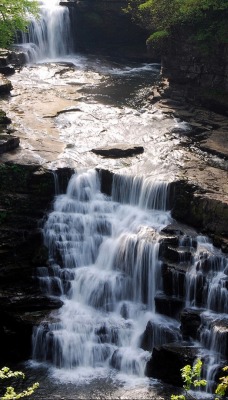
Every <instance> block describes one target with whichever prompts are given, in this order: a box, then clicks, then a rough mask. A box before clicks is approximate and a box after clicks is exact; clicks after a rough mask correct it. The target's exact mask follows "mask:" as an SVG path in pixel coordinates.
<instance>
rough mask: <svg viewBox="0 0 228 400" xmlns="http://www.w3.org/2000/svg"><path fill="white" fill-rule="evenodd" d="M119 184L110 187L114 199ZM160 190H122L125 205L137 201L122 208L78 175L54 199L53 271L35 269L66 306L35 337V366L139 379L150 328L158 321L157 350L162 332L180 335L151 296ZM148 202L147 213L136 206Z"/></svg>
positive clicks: (165, 218) (90, 177) (48, 240)
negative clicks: (102, 370)
mask: <svg viewBox="0 0 228 400" xmlns="http://www.w3.org/2000/svg"><path fill="white" fill-rule="evenodd" d="M119 179H120V178H119ZM122 183H123V182H122ZM119 184H120V182H118V179H117V180H116V182H115V183H114V187H113V198H114V199H115V198H118V200H119V199H120V197H121V188H120V187H119ZM138 186H141V190H140V188H139V187H138ZM147 186H148V185H147ZM158 186H159V184H158V183H157V182H155V183H154V184H153V183H151V184H150V192H149V190H148V187H149V186H148V187H147V190H145V191H144V196H143V190H142V187H143V185H136V186H135V185H130V187H128V188H126V187H125V192H124V194H123V198H122V200H123V201H124V200H125V199H126V196H127V197H129V196H131V197H134V205H129V204H120V203H118V202H117V201H115V200H113V199H112V198H109V197H108V196H105V195H104V194H102V193H101V192H100V182H99V176H98V173H97V172H96V171H94V170H93V171H88V172H84V173H81V174H75V175H74V176H73V177H72V178H71V180H70V183H69V185H68V189H67V193H66V195H60V196H58V197H57V198H56V200H55V204H54V211H53V212H52V213H51V214H50V215H49V217H48V220H47V222H46V224H45V227H44V237H45V244H46V246H47V247H48V248H49V252H50V267H49V269H48V268H45V267H44V268H41V269H40V277H39V280H40V282H41V284H42V286H43V288H44V290H46V292H47V293H48V294H50V295H61V296H62V299H63V301H64V305H63V307H62V308H61V310H60V312H59V313H58V315H57V319H58V321H57V322H54V323H49V324H48V326H47V325H46V324H44V325H42V324H41V325H40V327H38V328H37V330H36V331H35V332H34V337H33V358H34V359H37V360H41V361H48V362H51V363H53V364H54V365H55V366H56V367H59V368H66V369H68V368H69V369H72V368H77V367H87V368H94V372H95V368H98V367H107V366H112V367H114V368H117V369H119V370H121V371H123V372H125V373H128V374H129V373H130V374H131V373H132V374H136V375H140V376H143V375H144V370H145V363H146V361H147V360H148V358H149V357H150V353H149V352H148V351H144V350H143V349H142V348H140V347H139V344H140V337H141V335H142V333H143V331H144V330H145V327H146V324H147V322H148V321H149V320H151V319H153V320H157V322H158V325H159V327H160V329H158V334H157V339H156V340H155V342H157V343H156V344H159V343H161V342H162V341H163V340H162V329H161V326H163V329H164V331H167V328H168V329H172V327H173V331H174V332H176V331H177V322H175V321H174V320H173V321H171V320H169V319H166V318H164V317H163V316H158V315H156V314H155V306H154V296H155V293H156V292H157V291H159V290H161V289H162V287H161V276H160V274H161V262H160V261H159V260H158V252H159V242H158V237H159V230H161V229H162V227H164V226H166V225H167V224H168V223H169V222H171V217H170V213H169V212H168V211H165V210H164V209H163V208H164V203H165V200H164V199H165V196H166V188H167V185H166V184H163V183H162V182H161V183H160V186H159V187H160V191H159V194H160V195H159V198H160V200H161V206H160V204H159V201H158V196H157V194H158V190H157V189H158ZM117 192H118V196H117ZM127 192H128V194H127ZM133 193H134V196H133ZM163 196H164V199H163V198H162V197H163ZM137 198H138V204H136V202H137ZM143 198H144V200H145V201H144V200H143ZM148 198H149V199H150V206H151V209H148V208H146V207H142V206H141V204H144V205H145V204H146V205H147V204H148ZM175 334H176V333H175ZM175 334H174V335H175ZM164 336H165V335H164ZM176 338H178V334H176Z"/></svg>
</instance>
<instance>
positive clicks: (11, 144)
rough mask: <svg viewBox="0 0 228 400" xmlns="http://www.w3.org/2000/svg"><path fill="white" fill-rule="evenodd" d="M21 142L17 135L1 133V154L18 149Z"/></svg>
mask: <svg viewBox="0 0 228 400" xmlns="http://www.w3.org/2000/svg"><path fill="white" fill-rule="evenodd" d="M19 143H20V139H19V138H18V137H16V136H12V135H1V134H0V154H2V153H5V152H7V151H11V150H14V149H16V148H17V147H18V146H19Z"/></svg>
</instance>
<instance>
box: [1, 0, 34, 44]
mask: <svg viewBox="0 0 228 400" xmlns="http://www.w3.org/2000/svg"><path fill="white" fill-rule="evenodd" d="M31 14H32V15H34V16H37V15H38V1H36V0H1V2H0V47H8V46H9V45H10V44H11V43H12V42H13V40H14V37H15V35H16V32H17V31H23V32H25V31H26V30H27V25H28V23H29V19H30V15H31Z"/></svg>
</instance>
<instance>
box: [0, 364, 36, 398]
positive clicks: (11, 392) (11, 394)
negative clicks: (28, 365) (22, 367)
mask: <svg viewBox="0 0 228 400" xmlns="http://www.w3.org/2000/svg"><path fill="white" fill-rule="evenodd" d="M9 378H22V379H24V378H25V375H24V374H23V372H21V371H11V370H10V369H9V368H8V367H3V368H2V369H1V370H0V379H9ZM38 386H39V383H37V382H36V383H34V384H33V385H32V386H30V387H28V388H27V389H25V390H23V392H20V393H16V392H15V389H14V388H13V387H12V386H8V387H7V388H6V391H5V393H4V394H3V396H2V397H1V400H17V399H21V398H22V397H28V396H31V394H33V392H34V391H35V390H36V389H37V388H38Z"/></svg>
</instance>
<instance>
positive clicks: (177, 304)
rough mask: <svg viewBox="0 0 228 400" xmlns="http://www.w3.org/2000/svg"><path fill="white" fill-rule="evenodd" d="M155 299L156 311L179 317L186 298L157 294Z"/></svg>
mask: <svg viewBox="0 0 228 400" xmlns="http://www.w3.org/2000/svg"><path fill="white" fill-rule="evenodd" d="M154 300H155V307H156V312H158V313H159V314H163V315H167V316H168V317H173V318H177V319H179V313H180V311H181V309H182V308H183V306H184V300H182V299H179V298H176V297H174V296H165V295H163V294H160V295H157V296H155V298H154Z"/></svg>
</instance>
